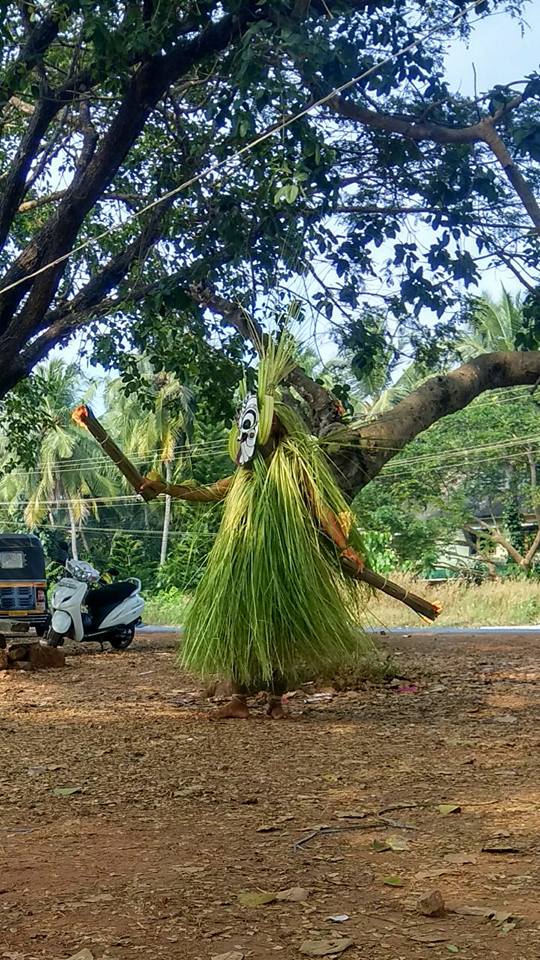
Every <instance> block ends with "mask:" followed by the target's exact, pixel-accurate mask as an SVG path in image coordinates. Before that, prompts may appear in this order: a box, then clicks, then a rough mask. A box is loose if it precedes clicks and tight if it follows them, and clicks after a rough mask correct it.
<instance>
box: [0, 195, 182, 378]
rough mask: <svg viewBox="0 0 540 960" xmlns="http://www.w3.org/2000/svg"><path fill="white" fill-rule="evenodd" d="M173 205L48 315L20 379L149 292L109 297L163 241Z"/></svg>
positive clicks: (142, 288)
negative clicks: (90, 326) (86, 330)
mask: <svg viewBox="0 0 540 960" xmlns="http://www.w3.org/2000/svg"><path fill="white" fill-rule="evenodd" d="M171 204H172V199H169V200H168V201H165V202H164V203H163V204H161V205H160V206H159V207H157V208H155V209H154V211H153V213H152V215H151V216H150V217H149V219H148V221H147V223H146V226H145V227H144V229H143V231H142V232H141V234H140V235H139V236H138V237H137V238H136V239H135V240H133V241H132V243H130V244H129V245H128V246H127V247H126V248H125V250H122V251H121V252H120V253H118V254H116V256H114V257H112V258H111V260H110V261H109V262H108V263H107V264H106V265H105V266H104V267H103V268H102V270H100V272H99V273H97V274H96V276H94V277H92V279H91V280H90V281H89V282H88V283H87V284H86V285H85V286H84V287H83V288H82V290H80V291H79V293H78V294H77V295H76V296H75V297H73V298H72V300H70V301H69V302H68V303H66V304H63V305H62V306H59V307H57V308H56V309H55V310H49V311H48V313H46V314H45V317H44V318H43V321H42V323H41V328H42V330H43V332H42V333H41V334H40V335H39V336H37V337H35V338H34V339H33V340H32V341H31V342H30V343H29V344H28V346H27V347H26V348H25V349H24V350H23V351H22V352H21V354H20V355H19V361H18V364H19V367H20V369H19V370H18V376H19V378H20V376H21V373H22V371H24V374H22V375H26V374H27V373H29V372H30V370H32V368H33V367H34V366H35V364H36V363H38V362H39V360H42V359H43V357H45V356H46V355H47V353H48V351H49V350H50V349H51V347H53V346H55V345H56V344H58V343H61V342H64V341H65V340H67V339H68V338H69V337H70V336H71V335H72V334H73V333H74V332H75V331H76V330H78V329H80V328H81V327H84V326H85V325H86V324H88V323H90V321H92V320H95V319H96V318H97V317H104V316H107V315H110V314H112V313H115V312H116V311H117V310H119V309H120V308H121V306H122V304H123V303H124V302H125V301H126V300H127V299H129V300H130V301H134V300H140V299H142V298H143V297H144V296H145V295H146V294H147V293H148V292H149V290H150V288H151V285H149V284H139V285H138V287H135V288H131V289H129V290H128V291H126V293H125V294H124V295H123V296H119V297H115V298H113V297H108V296H107V294H109V293H110V292H111V291H112V290H114V289H116V288H117V287H118V286H119V285H120V284H121V282H122V281H123V280H124V279H125V278H126V276H127V275H128V273H129V271H130V270H131V268H132V267H133V266H134V264H136V263H138V262H139V261H140V260H141V259H143V258H144V256H145V255H146V254H147V253H148V251H149V250H150V248H151V247H152V246H153V245H154V244H155V243H156V241H157V240H158V239H159V238H160V236H161V234H162V222H163V218H164V216H165V214H166V212H167V210H168V209H169V208H170V206H171ZM1 349H2V341H1V340H0V350H1Z"/></svg>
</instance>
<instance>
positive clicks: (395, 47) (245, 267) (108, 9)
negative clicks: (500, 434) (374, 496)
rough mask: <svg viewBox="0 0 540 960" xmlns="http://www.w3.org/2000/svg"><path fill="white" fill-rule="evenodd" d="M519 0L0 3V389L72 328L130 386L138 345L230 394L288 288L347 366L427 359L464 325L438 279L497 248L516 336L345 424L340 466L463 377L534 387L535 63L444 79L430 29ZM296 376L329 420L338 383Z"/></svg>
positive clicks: (364, 460)
mask: <svg viewBox="0 0 540 960" xmlns="http://www.w3.org/2000/svg"><path fill="white" fill-rule="evenodd" d="M523 8H524V4H523V3H521V2H520V0H489V2H488V0H486V2H484V0H482V2H478V3H475V4H471V3H466V2H465V0H454V2H452V3H451V4H448V3H446V2H444V0H432V2H430V4H429V8H426V4H425V3H424V2H423V0H405V2H401V0H400V2H397V0H373V2H368V0H325V2H321V0H272V2H270V0H268V2H266V0H261V2H257V3H254V2H248V0H228V2H225V0H221V2H217V0H197V2H189V0H188V2H186V3H183V4H181V5H179V4H164V3H162V2H159V0H140V2H138V0H133V2H131V0H130V2H124V3H122V2H118V0H103V2H99V3H95V2H93V3H90V2H89V0H77V2H73V3H70V4H67V5H66V4H65V3H56V2H54V0H52V2H51V3H49V4H47V5H45V4H40V3H35V2H30V0H23V2H22V3H11V2H8V0H4V2H3V3H2V4H0V36H1V39H2V43H3V46H2V50H1V53H0V111H1V112H0V188H1V197H0V271H1V277H0V396H5V395H6V394H7V393H8V392H9V390H10V389H11V388H12V387H14V386H15V385H16V384H18V383H20V382H21V381H23V380H24V379H25V378H26V377H27V376H28V374H29V373H30V371H31V370H32V369H33V368H34V366H35V364H36V363H37V362H38V361H39V360H41V359H42V358H43V357H45V356H46V355H47V354H48V352H49V351H50V350H51V348H52V347H53V346H55V345H57V344H65V343H66V342H68V340H69V338H70V337H72V336H73V335H74V334H75V333H77V332H79V331H81V330H86V331H87V332H88V340H87V351H88V353H89V355H90V356H91V357H93V358H94V359H96V360H98V361H100V362H102V363H104V364H105V365H108V366H111V365H113V366H115V367H116V368H117V369H119V370H120V372H121V374H122V376H123V379H124V381H125V382H126V383H128V384H131V385H132V386H133V385H134V384H136V383H137V381H138V376H139V375H138V361H137V356H136V354H137V352H138V351H140V350H141V348H142V347H144V351H145V354H146V355H147V356H148V358H149V360H150V362H151V363H152V365H153V367H154V369H156V370H160V369H166V370H168V371H170V372H171V373H173V374H176V376H177V377H178V378H179V380H180V382H189V383H190V384H192V385H193V388H194V389H196V390H198V392H199V395H200V397H201V398H202V399H203V401H204V402H205V403H206V404H207V406H208V407H209V408H212V406H213V409H214V411H215V412H216V413H218V412H219V414H220V415H222V414H226V413H227V411H228V412H229V413H230V412H231V406H230V403H231V399H232V394H233V390H234V387H235V385H236V384H237V382H238V380H239V377H240V375H241V361H242V360H243V359H244V358H245V356H246V341H248V340H250V339H253V333H254V331H255V332H257V331H258V330H260V329H264V327H265V324H266V323H267V321H268V319H269V317H275V316H276V312H277V313H279V311H280V310H283V308H284V306H286V305H287V303H289V302H293V301H294V302H298V301H300V302H302V303H303V304H304V306H303V309H304V311H305V316H306V317H307V318H308V319H309V321H310V323H311V324H313V325H314V327H313V328H314V329H315V330H316V329H317V322H318V319H319V320H320V323H321V324H324V325H326V327H328V328H329V329H330V331H331V335H332V336H333V337H334V338H335V339H336V340H337V341H338V342H340V343H342V344H343V346H344V347H345V348H346V349H348V350H350V351H351V352H352V353H353V354H354V356H355V357H356V361H357V366H360V367H361V368H362V369H363V370H364V371H367V372H369V371H370V369H372V368H373V365H374V364H376V363H378V362H380V360H381V355H382V354H384V359H385V362H386V360H387V359H388V358H389V359H390V362H393V363H394V364H397V363H399V362H401V359H402V353H403V349H404V345H405V349H406V353H407V356H409V357H416V358H417V359H418V360H419V361H420V362H421V363H429V364H431V365H432V364H433V363H436V362H438V361H439V360H441V359H444V358H445V356H446V354H447V351H448V349H449V348H450V347H451V345H452V341H453V339H454V338H455V335H456V330H457V328H458V326H459V323H460V321H461V315H460V314H459V313H458V312H456V309H457V301H458V297H457V293H456V290H458V289H459V288H460V287H461V286H462V285H463V284H464V285H472V284H474V283H475V282H476V281H477V280H478V278H479V275H480V273H479V271H480V268H481V265H482V264H485V263H493V262H498V263H504V264H506V265H507V266H509V267H510V269H512V270H514V272H515V273H516V274H517V275H518V276H519V278H520V280H521V281H522V283H523V285H524V288H525V290H526V293H527V296H528V298H529V300H528V307H529V317H530V322H529V326H528V328H527V335H526V336H524V337H523V340H522V342H521V343H520V344H519V347H520V349H521V351H522V352H521V353H516V352H514V353H508V354H506V355H505V356H504V358H502V359H501V357H500V355H499V354H493V355H486V357H484V358H482V357H480V358H479V359H478V360H474V361H473V362H472V366H471V365H469V367H468V368H466V369H465V372H464V373H461V374H459V376H457V379H456V376H454V379H453V380H448V379H444V378H443V380H439V381H434V382H433V383H432V384H431V386H429V387H425V386H424V387H421V388H420V393H418V394H415V395H414V398H413V399H408V400H405V401H404V403H405V404H408V406H407V405H406V407H404V408H402V409H401V410H400V411H399V413H398V414H396V415H391V414H389V415H388V417H387V419H386V420H384V418H383V423H382V426H379V425H377V427H374V426H371V427H370V429H369V430H368V432H367V434H366V433H365V432H364V430H362V431H361V433H359V432H357V433H356V434H354V436H353V435H352V434H351V435H350V436H349V440H348V452H347V454H346V462H345V460H344V457H343V454H341V455H340V456H338V457H337V464H338V468H339V469H340V471H341V473H342V476H343V478H344V485H345V486H346V487H347V488H348V490H349V492H354V491H355V490H356V489H358V487H359V486H361V485H362V484H363V483H364V482H365V480H366V478H369V477H370V476H373V475H374V474H375V473H376V472H377V470H378V469H380V467H381V466H382V463H383V462H384V457H383V456H382V455H381V454H380V452H378V451H379V448H381V446H382V445H385V446H386V447H389V446H390V445H391V444H390V442H389V441H390V440H392V444H393V446H394V447H395V448H397V447H399V446H402V445H403V444H404V443H406V442H407V441H408V440H409V439H410V438H411V437H413V436H415V435H416V433H418V432H419V431H420V430H422V429H424V428H425V427H426V426H428V425H429V423H432V422H434V421H435V420H436V419H437V418H438V417H439V416H441V415H444V414H445V413H448V412H451V411H452V410H455V409H459V408H460V407H461V406H463V405H464V404H466V403H467V402H469V400H470V399H472V398H473V397H474V396H476V395H477V394H478V392H481V391H482V390H484V389H489V388H491V387H492V386H500V387H505V386H512V385H515V384H522V383H534V382H535V381H536V380H537V378H538V376H539V375H540V355H539V354H538V353H537V352H536V351H534V350H532V349H531V348H533V347H535V346H536V329H537V326H538V324H537V320H536V316H537V307H536V304H537V299H536V286H537V274H538V263H539V261H538V257H539V253H540V251H539V247H538V233H539V232H540V208H539V206H538V202H537V199H536V194H537V191H538V187H539V173H540V168H539V166H538V160H539V159H540V147H539V143H540V124H539V118H540V76H538V75H536V74H531V75H529V76H526V77H522V78H517V80H516V82H515V83H512V84H510V85H506V86H505V85H502V84H500V85H498V86H496V87H495V88H494V89H492V90H486V91H479V92H478V94H477V95H474V96H470V97H469V96H466V95H464V94H462V93H458V92H456V91H453V90H451V89H450V86H449V83H448V81H447V79H446V77H445V45H446V44H447V42H448V40H449V39H451V38H453V37H456V36H467V34H468V32H469V31H470V29H471V23H472V21H473V20H474V21H475V22H476V23H477V27H476V28H477V29H481V20H482V18H483V17H485V16H489V15H491V14H493V13H495V12H497V13H498V12H504V13H506V14H508V15H513V16H515V17H520V16H521V15H522V13H523ZM427 14H429V16H428V15H427ZM356 78H360V79H356ZM352 79H355V82H354V83H351V85H350V86H348V87H347V88H346V89H342V90H341V92H337V93H334V92H333V91H336V90H339V88H342V87H343V86H344V84H347V82H348V81H350V80H352ZM323 98H325V100H324V103H320V105H318V106H314V107H313V108H312V109H309V111H308V112H304V111H305V110H306V108H307V107H311V106H312V105H313V104H314V103H316V102H319V101H321V100H322V99H323ZM297 114H302V116H300V117H299V118H298V119H296V120H294V122H292V123H289V120H290V118H291V117H293V116H296V115H297ZM266 133H269V134H270V135H269V136H268V137H267V138H265V139H259V138H261V137H262V136H263V135H265V134H266ZM257 140H259V142H257ZM248 148H249V149H248ZM240 151H242V152H241V154H240V155H239V156H238V157H237V159H236V160H235V161H234V162H230V158H231V157H233V156H234V155H235V154H238V153H239V152H240ZM201 172H203V173H204V176H202V177H199V175H200V174H201ZM157 200H159V201H160V202H159V203H158V204H157V205H153V206H151V207H150V205H151V204H154V203H155V201H157ZM51 264H54V265H53V266H50V265H51ZM426 308H427V310H428V311H431V312H432V313H433V312H434V313H435V315H436V316H437V317H438V320H437V322H435V323H433V321H432V313H430V314H429V315H427V316H426ZM449 310H450V313H449ZM525 351H527V352H525ZM452 376H453V374H450V377H452ZM291 384H292V385H293V386H294V387H295V388H296V389H297V390H298V392H299V393H300V394H301V396H302V397H303V398H304V401H305V402H306V403H307V405H308V407H309V412H310V415H311V417H312V421H313V427H314V429H316V431H317V432H319V433H321V432H324V431H325V430H329V429H330V428H333V427H334V425H335V424H336V422H338V421H339V419H340V415H341V408H340V406H339V404H337V403H336V402H335V398H333V397H332V395H329V394H328V392H327V390H326V389H325V388H324V387H323V386H322V385H319V384H317V383H315V382H314V381H313V380H311V379H310V378H308V377H307V376H306V375H305V374H303V373H302V372H301V371H295V373H294V374H293V375H292V377H291ZM28 389H30V388H28ZM25 403H26V404H27V403H28V399H26V400H25V392H24V389H23V391H22V394H21V395H20V397H19V398H18V399H16V400H14V399H11V398H10V399H9V400H8V405H11V410H12V412H14V413H15V422H16V423H17V415H21V411H22V415H24V410H25V409H26V407H25ZM404 419H407V421H408V422H407V428H406V429H403V428H402V427H398V424H401V425H402V424H403V422H404ZM19 422H20V420H19ZM334 440H335V441H336V443H337V438H336V437H334ZM366 443H367V444H368V451H367V452H366ZM355 444H356V447H355ZM369 444H371V450H370V449H369ZM374 445H375V446H377V448H378V450H377V451H376V455H375V456H373V455H372V448H373V446H374ZM368 459H369V463H368Z"/></svg>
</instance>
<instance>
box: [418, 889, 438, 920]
mask: <svg viewBox="0 0 540 960" xmlns="http://www.w3.org/2000/svg"><path fill="white" fill-rule="evenodd" d="M418 909H419V911H420V913H423V914H424V916H425V917H440V916H441V915H442V914H443V913H444V900H443V897H442V893H441V892H440V890H432V891H431V892H430V893H426V894H424V896H423V897H420V899H419V901H418Z"/></svg>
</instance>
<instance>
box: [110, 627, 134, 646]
mask: <svg viewBox="0 0 540 960" xmlns="http://www.w3.org/2000/svg"><path fill="white" fill-rule="evenodd" d="M134 636H135V627H133V626H131V627H126V629H125V630H123V631H122V633H116V634H114V636H112V637H109V643H110V644H111V647H112V648H113V650H127V648H128V647H129V645H130V643H131V642H132V640H133V637H134Z"/></svg>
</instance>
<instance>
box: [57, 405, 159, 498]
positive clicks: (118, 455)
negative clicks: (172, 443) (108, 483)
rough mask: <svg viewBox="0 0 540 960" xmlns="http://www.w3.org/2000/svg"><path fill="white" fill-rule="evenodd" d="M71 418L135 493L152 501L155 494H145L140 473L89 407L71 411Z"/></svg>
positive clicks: (80, 407) (82, 406)
mask: <svg viewBox="0 0 540 960" xmlns="http://www.w3.org/2000/svg"><path fill="white" fill-rule="evenodd" d="M71 417H72V419H73V420H74V421H75V423H78V424H79V426H81V427H86V429H87V430H88V432H89V433H91V434H92V436H93V437H94V439H96V440H97V442H98V443H99V445H100V447H101V448H102V450H103V451H104V452H105V453H106V454H107V456H108V457H110V458H111V460H112V461H113V463H115V464H116V466H117V467H118V469H119V470H120V473H121V474H123V476H124V477H125V478H126V480H127V481H128V483H129V484H130V486H132V487H133V489H134V490H136V491H137V493H140V495H141V496H142V497H143V499H144V500H152V499H153V498H154V497H155V493H153V492H152V491H151V490H147V491H146V492H145V489H144V482H145V478H144V477H143V475H142V473H139V471H138V470H137V468H136V467H134V466H133V464H132V463H131V461H130V460H128V458H127V457H126V455H125V454H124V453H122V451H121V449H120V447H119V446H118V445H117V444H116V443H115V442H114V440H112V439H111V437H110V436H109V434H108V433H107V431H106V430H105V428H104V427H102V425H101V423H100V422H99V420H98V419H97V417H95V416H94V414H93V413H92V411H91V409H90V407H87V406H85V405H84V404H81V405H80V406H79V407H76V408H75V410H73V412H72V414H71Z"/></svg>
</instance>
